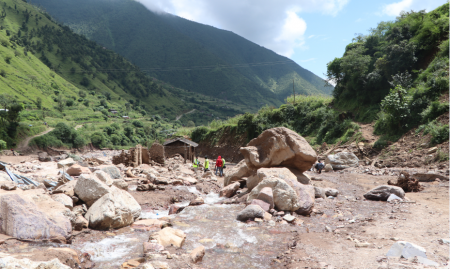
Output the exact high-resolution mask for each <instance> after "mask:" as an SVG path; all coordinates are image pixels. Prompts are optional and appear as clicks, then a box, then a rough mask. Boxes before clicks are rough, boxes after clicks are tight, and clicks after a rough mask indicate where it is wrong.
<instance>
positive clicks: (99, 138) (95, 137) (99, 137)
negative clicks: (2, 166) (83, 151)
mask: <svg viewBox="0 0 450 269" xmlns="http://www.w3.org/2000/svg"><path fill="white" fill-rule="evenodd" d="M91 142H92V145H94V146H95V147H97V148H104V147H106V145H107V144H108V139H107V138H106V137H105V135H104V134H103V133H101V132H95V133H93V134H92V135H91Z"/></svg>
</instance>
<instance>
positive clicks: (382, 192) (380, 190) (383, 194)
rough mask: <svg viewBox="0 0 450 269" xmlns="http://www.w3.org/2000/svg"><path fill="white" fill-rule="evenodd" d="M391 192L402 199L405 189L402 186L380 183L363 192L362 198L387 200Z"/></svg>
mask: <svg viewBox="0 0 450 269" xmlns="http://www.w3.org/2000/svg"><path fill="white" fill-rule="evenodd" d="M391 194H395V195H397V196H398V197H400V198H402V199H403V198H405V191H403V189H402V188H400V187H397V186H390V185H381V186H378V187H376V188H373V189H371V190H370V191H368V192H367V193H366V194H364V198H366V199H367V200H375V201H387V199H388V198H389V196H390V195H391Z"/></svg>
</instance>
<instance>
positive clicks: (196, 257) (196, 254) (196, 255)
mask: <svg viewBox="0 0 450 269" xmlns="http://www.w3.org/2000/svg"><path fill="white" fill-rule="evenodd" d="M189 256H190V257H191V261H192V262H193V263H197V262H201V261H202V260H203V256H205V247H204V246H199V247H197V248H195V249H194V250H193V251H191V253H189Z"/></svg>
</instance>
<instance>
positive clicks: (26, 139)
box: [16, 128, 55, 151]
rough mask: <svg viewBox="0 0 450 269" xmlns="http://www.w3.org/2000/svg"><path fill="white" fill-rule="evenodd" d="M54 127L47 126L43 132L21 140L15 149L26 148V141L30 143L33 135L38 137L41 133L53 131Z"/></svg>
mask: <svg viewBox="0 0 450 269" xmlns="http://www.w3.org/2000/svg"><path fill="white" fill-rule="evenodd" d="M54 129H55V128H48V129H47V130H46V131H44V132H42V133H40V134H37V135H34V136H30V137H27V138H25V139H24V140H23V141H21V142H20V144H19V145H18V146H17V148H16V150H19V151H20V150H25V149H26V148H28V143H30V141H31V139H33V138H35V137H38V136H41V135H45V134H47V133H49V132H51V131H53V130H54Z"/></svg>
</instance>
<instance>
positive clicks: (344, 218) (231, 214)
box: [0, 128, 449, 269]
mask: <svg viewBox="0 0 450 269" xmlns="http://www.w3.org/2000/svg"><path fill="white" fill-rule="evenodd" d="M276 129H282V128H276ZM267 141H271V142H270V143H268V142H267ZM274 141H275V142H274ZM286 141H289V143H288V142H286ZM308 147H309V145H308V144H307V143H306V141H304V140H303V138H301V137H300V136H298V135H296V134H295V135H294V134H292V133H290V132H287V131H285V130H274V131H271V132H269V133H266V132H265V133H263V135H261V136H260V138H259V139H257V140H256V141H253V142H251V143H249V145H248V147H246V148H243V149H242V153H243V155H244V156H245V158H246V159H245V160H244V161H242V162H241V163H239V164H229V165H227V168H226V169H225V174H226V176H225V177H217V176H215V175H214V174H213V173H211V172H206V173H205V172H203V171H201V170H200V169H193V168H192V167H191V165H190V164H189V163H186V162H185V161H184V159H183V158H182V157H181V156H174V157H172V158H169V159H166V160H165V163H164V164H157V163H152V164H142V165H139V166H137V167H126V166H124V165H113V164H112V163H111V160H112V156H114V155H117V154H119V152H115V151H96V152H90V153H89V154H79V155H77V156H75V155H73V156H68V155H65V156H64V154H63V155H58V156H51V158H49V157H48V156H47V157H46V156H43V155H45V154H40V155H39V156H38V155H29V156H17V157H16V156H0V161H2V162H3V167H7V168H8V171H9V172H10V173H13V174H16V175H18V176H24V177H26V178H28V179H30V180H32V182H35V183H36V185H37V186H35V185H33V184H25V183H23V184H22V183H20V184H17V183H14V182H12V181H11V179H10V177H9V175H8V174H7V173H5V172H3V171H0V185H1V186H2V187H1V190H0V223H1V227H0V268H49V269H50V268H426V267H427V266H434V267H442V268H447V267H448V259H449V229H448V223H449V210H448V207H449V206H448V205H449V182H448V170H447V171H444V170H442V171H441V170H433V171H426V170H423V169H417V168H415V169H416V170H413V169H409V170H404V168H398V169H397V168H395V167H394V168H389V169H379V168H375V167H373V166H370V165H364V163H357V162H356V163H355V161H354V160H355V159H354V158H353V157H350V158H340V157H339V156H340V155H338V156H333V157H330V158H329V159H330V160H333V163H330V165H331V166H333V165H334V167H339V168H344V169H342V170H334V169H331V170H328V172H322V174H317V173H315V172H312V171H309V167H311V166H312V164H313V163H314V162H315V160H316V155H315V152H314V151H313V150H312V149H309V148H308ZM344 154H346V153H344ZM349 154H350V153H349ZM305 156H306V157H305ZM345 160H349V161H345ZM338 165H339V166H338ZM342 166H348V167H342ZM65 173H67V174H65ZM402 180H410V181H411V182H412V183H411V182H409V181H408V182H407V183H408V184H409V183H411V184H415V185H414V186H420V188H418V189H417V190H416V192H410V191H408V190H406V191H405V190H404V186H403V185H401V184H402V182H403V181H402ZM414 180H416V182H415V181H414ZM411 184H410V185H408V186H411ZM399 186H401V187H399Z"/></svg>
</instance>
